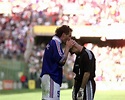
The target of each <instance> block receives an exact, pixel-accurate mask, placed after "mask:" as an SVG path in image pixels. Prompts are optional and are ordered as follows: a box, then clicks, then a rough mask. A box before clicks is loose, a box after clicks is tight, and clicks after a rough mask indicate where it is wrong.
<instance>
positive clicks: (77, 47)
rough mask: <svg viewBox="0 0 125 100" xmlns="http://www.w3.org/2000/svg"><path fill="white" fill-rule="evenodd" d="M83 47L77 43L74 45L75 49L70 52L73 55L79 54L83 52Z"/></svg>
mask: <svg viewBox="0 0 125 100" xmlns="http://www.w3.org/2000/svg"><path fill="white" fill-rule="evenodd" d="M82 48H83V46H81V45H80V44H78V43H77V42H75V44H74V45H73V47H72V48H71V49H70V50H69V52H70V53H71V54H79V53H80V52H81V50H82Z"/></svg>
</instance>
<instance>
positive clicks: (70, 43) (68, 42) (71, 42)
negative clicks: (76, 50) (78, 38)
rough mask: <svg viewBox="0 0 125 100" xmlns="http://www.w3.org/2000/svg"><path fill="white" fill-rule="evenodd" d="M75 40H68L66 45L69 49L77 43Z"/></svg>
mask: <svg viewBox="0 0 125 100" xmlns="http://www.w3.org/2000/svg"><path fill="white" fill-rule="evenodd" d="M75 43H76V42H75V40H73V39H70V40H69V41H67V42H66V47H68V48H69V49H70V48H72V47H73V45H75Z"/></svg>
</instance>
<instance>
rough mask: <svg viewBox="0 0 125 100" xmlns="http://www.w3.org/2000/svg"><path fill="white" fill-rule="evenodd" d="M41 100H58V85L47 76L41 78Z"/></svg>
mask: <svg viewBox="0 0 125 100" xmlns="http://www.w3.org/2000/svg"><path fill="white" fill-rule="evenodd" d="M41 88H42V100H59V98H60V85H59V84H57V83H55V82H54V81H53V80H52V79H51V78H50V76H49V75H43V77H42V78H41Z"/></svg>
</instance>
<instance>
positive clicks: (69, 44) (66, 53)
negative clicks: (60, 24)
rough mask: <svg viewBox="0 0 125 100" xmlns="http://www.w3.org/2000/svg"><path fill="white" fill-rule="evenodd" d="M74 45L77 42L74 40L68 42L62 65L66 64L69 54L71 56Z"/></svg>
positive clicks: (61, 61)
mask: <svg viewBox="0 0 125 100" xmlns="http://www.w3.org/2000/svg"><path fill="white" fill-rule="evenodd" d="M74 44H75V42H74V41H73V40H72V39H71V40H69V41H67V42H66V46H65V50H64V55H63V57H62V59H61V60H60V62H59V63H60V64H61V65H64V64H65V62H66V60H67V57H68V54H69V50H70V48H72V46H73V45H74Z"/></svg>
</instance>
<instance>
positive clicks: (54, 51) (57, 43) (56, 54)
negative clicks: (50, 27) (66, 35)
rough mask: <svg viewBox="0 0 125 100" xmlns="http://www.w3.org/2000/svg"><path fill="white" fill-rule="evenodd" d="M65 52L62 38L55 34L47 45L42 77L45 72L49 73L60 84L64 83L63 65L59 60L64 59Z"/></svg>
mask: <svg viewBox="0 0 125 100" xmlns="http://www.w3.org/2000/svg"><path fill="white" fill-rule="evenodd" d="M63 56H64V52H63V50H62V46H61V40H60V39H59V38H58V37H56V36H54V37H53V38H52V40H51V41H50V42H49V43H48V44H47V45H46V48H45V51H44V56H43V63H42V71H41V75H40V77H42V76H43V75H44V74H49V75H50V77H51V78H52V79H53V80H54V81H55V82H56V83H58V84H59V85H61V83H62V66H63V65H61V64H60V63H59V62H60V61H61V60H62V59H63Z"/></svg>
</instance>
